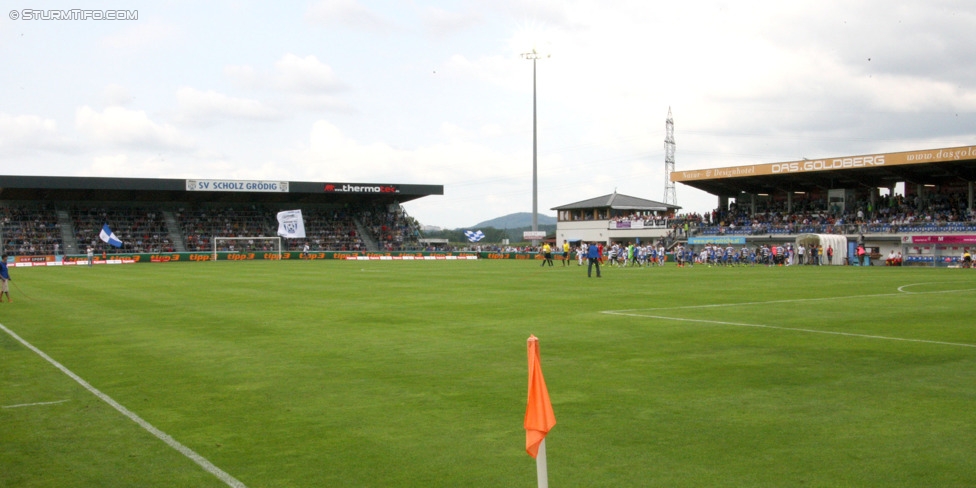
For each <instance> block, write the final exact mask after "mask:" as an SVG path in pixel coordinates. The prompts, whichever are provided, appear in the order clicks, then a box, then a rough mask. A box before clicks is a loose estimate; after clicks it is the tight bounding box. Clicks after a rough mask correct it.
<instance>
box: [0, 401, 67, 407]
mask: <svg viewBox="0 0 976 488" xmlns="http://www.w3.org/2000/svg"><path fill="white" fill-rule="evenodd" d="M67 401H68V400H58V401H56V402H37V403H21V404H20V405H4V406H2V407H0V408H20V407H39V406H41V405H57V404H59V403H64V402H67Z"/></svg>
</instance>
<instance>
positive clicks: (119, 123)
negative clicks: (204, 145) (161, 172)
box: [75, 106, 194, 150]
mask: <svg viewBox="0 0 976 488" xmlns="http://www.w3.org/2000/svg"><path fill="white" fill-rule="evenodd" d="M75 127H76V128H77V129H78V131H79V132H81V133H83V134H85V135H87V136H89V137H91V138H93V139H94V140H95V141H96V142H100V143H106V144H111V145H118V146H128V147H133V148H140V149H147V150H156V149H176V150H185V149H189V148H190V147H192V146H193V145H194V142H193V141H192V139H190V138H189V137H188V136H186V135H184V134H182V133H181V132H180V131H179V130H177V129H176V128H175V127H173V126H171V125H169V124H159V123H156V122H153V121H152V120H151V119H150V118H149V116H148V115H146V112H143V111H141V110H128V109H125V108H122V107H108V108H106V109H105V110H103V111H101V112H98V111H96V110H94V109H92V108H91V107H88V106H83V107H80V108H78V109H77V110H76V111H75Z"/></svg>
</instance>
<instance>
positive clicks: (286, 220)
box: [278, 210, 305, 239]
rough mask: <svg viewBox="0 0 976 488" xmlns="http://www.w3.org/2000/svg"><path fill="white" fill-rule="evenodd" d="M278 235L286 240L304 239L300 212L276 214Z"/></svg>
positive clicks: (288, 211)
mask: <svg viewBox="0 0 976 488" xmlns="http://www.w3.org/2000/svg"><path fill="white" fill-rule="evenodd" d="M278 235H279V236H281V237H284V238H288V239H304V238H305V222H304V221H303V220H302V211H301V210H284V211H281V212H278Z"/></svg>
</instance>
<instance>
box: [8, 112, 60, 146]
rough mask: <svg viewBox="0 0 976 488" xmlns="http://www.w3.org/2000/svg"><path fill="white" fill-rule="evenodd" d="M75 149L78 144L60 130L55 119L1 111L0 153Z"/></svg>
mask: <svg viewBox="0 0 976 488" xmlns="http://www.w3.org/2000/svg"><path fill="white" fill-rule="evenodd" d="M73 149H76V144H73V143H71V142H70V141H68V140H66V139H65V138H64V137H63V136H62V135H61V134H60V133H59V132H58V124H57V122H55V121H54V120H53V119H46V118H43V117H39V116H37V115H10V114H5V113H0V153H3V154H31V153H35V152H37V151H51V150H54V151H68V150H73Z"/></svg>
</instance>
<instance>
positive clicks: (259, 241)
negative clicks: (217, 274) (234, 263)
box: [213, 237, 282, 261]
mask: <svg viewBox="0 0 976 488" xmlns="http://www.w3.org/2000/svg"><path fill="white" fill-rule="evenodd" d="M281 245H282V244H281V237H214V240H213V260H214V261H216V260H217V252H218V251H223V252H236V253H242V252H243V253H248V252H263V253H268V252H272V253H276V254H277V255H278V260H279V261H280V260H281Z"/></svg>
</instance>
